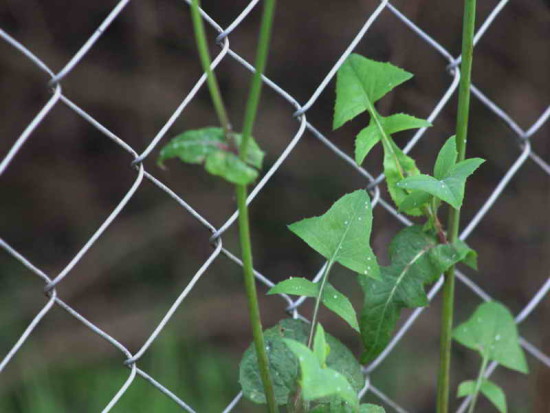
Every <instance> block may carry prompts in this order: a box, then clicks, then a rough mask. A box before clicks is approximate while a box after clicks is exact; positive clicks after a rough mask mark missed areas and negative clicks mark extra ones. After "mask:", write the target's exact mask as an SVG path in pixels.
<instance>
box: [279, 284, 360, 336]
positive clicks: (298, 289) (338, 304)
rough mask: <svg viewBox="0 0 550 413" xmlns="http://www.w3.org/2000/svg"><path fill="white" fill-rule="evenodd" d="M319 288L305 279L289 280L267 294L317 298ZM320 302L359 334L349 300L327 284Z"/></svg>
mask: <svg viewBox="0 0 550 413" xmlns="http://www.w3.org/2000/svg"><path fill="white" fill-rule="evenodd" d="M319 287H320V285H319V283H314V282H312V281H309V280H306V279H305V278H289V279H287V280H284V281H281V282H280V283H278V284H277V285H276V286H274V287H272V288H271V289H270V290H269V291H268V294H291V295H301V296H305V297H317V295H318V294H319ZM321 302H322V303H323V304H324V305H325V307H327V308H328V309H329V310H331V311H332V312H334V313H335V314H337V315H338V316H340V317H342V318H343V319H344V321H346V322H347V323H348V324H349V325H350V326H351V328H353V329H354V330H355V331H357V332H359V323H358V322H357V315H356V313H355V309H354V308H353V305H352V304H351V302H350V300H349V299H348V298H347V297H346V296H345V295H344V294H342V293H341V292H340V291H338V290H337V289H336V288H334V287H333V286H332V285H331V284H330V283H328V282H327V283H326V285H325V288H324V290H323V296H322V297H321Z"/></svg>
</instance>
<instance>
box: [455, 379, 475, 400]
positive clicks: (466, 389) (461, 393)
mask: <svg viewBox="0 0 550 413" xmlns="http://www.w3.org/2000/svg"><path fill="white" fill-rule="evenodd" d="M475 391H476V382H475V381H474V380H464V381H463V382H462V383H460V384H459V385H458V390H457V393H456V397H466V396H472V395H473V394H474V393H475Z"/></svg>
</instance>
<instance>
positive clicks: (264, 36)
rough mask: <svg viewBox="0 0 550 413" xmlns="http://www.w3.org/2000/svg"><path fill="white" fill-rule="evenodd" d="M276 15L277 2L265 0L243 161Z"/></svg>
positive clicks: (242, 153) (245, 128)
mask: <svg viewBox="0 0 550 413" xmlns="http://www.w3.org/2000/svg"><path fill="white" fill-rule="evenodd" d="M274 14H275V0H265V1H264V7H263V11H262V22H261V24H260V35H259V37H258V50H257V51H256V62H255V72H254V76H253V77H252V82H251V84H250V91H249V94H248V100H247V101H246V109H245V113H244V121H243V131H242V141H241V147H240V157H241V159H246V150H247V148H248V142H249V141H250V136H251V135H252V129H253V128H254V121H255V120H256V114H257V112H258V105H259V103H260V94H261V91H262V84H263V82H262V74H263V73H264V71H265V67H266V64H267V55H268V51H269V41H270V39H271V28H272V26H273V16H274Z"/></svg>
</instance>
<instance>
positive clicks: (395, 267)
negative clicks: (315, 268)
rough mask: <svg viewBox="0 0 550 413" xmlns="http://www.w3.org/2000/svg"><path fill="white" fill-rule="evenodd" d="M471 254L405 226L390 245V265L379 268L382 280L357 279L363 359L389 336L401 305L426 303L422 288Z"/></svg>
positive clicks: (380, 347)
mask: <svg viewBox="0 0 550 413" xmlns="http://www.w3.org/2000/svg"><path fill="white" fill-rule="evenodd" d="M472 254H474V253H473V251H472V250H471V249H469V248H468V247H467V246H466V244H464V243H462V242H460V241H459V242H457V243H455V244H438V242H437V240H436V239H435V238H434V237H433V236H431V235H428V234H427V233H425V232H423V231H422V228H421V227H420V226H413V227H409V228H405V229H404V230H402V231H401V232H399V233H398V234H397V235H396V236H395V238H394V239H393V240H392V242H391V244H390V247H389V256H390V260H391V265H389V266H387V267H381V275H382V276H381V279H380V280H371V279H367V278H362V279H360V283H361V286H362V288H363V292H364V295H365V299H364V304H363V310H362V312H361V318H360V323H359V324H360V328H361V336H362V338H363V344H364V346H365V352H364V353H363V355H362V361H363V362H364V363H367V362H369V361H371V360H373V359H374V358H375V357H376V356H377V355H378V354H380V352H382V350H383V349H384V348H385V347H386V346H387V344H388V342H389V341H390V339H391V335H392V332H393V330H394V328H395V324H396V322H397V319H398V318H399V314H400V312H401V310H402V309H403V308H414V307H422V306H425V305H427V304H428V298H427V296H426V293H425V291H424V287H425V285H426V284H429V283H432V282H434V281H435V280H436V279H437V278H438V277H439V275H440V274H441V273H442V272H444V271H445V270H447V269H448V268H449V267H450V266H451V265H453V264H455V263H457V262H459V261H462V260H464V259H468V260H469V262H470V263H473V261H474V260H473V258H472V257H471V255H472Z"/></svg>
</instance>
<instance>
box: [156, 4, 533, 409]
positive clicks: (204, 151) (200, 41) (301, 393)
mask: <svg viewBox="0 0 550 413" xmlns="http://www.w3.org/2000/svg"><path fill="white" fill-rule="evenodd" d="M198 7H199V3H198V0H194V1H193V2H192V12H193V24H194V28H195V33H196V36H197V45H198V49H199V54H200V56H201V62H202V64H203V68H204V70H205V72H206V73H207V79H208V85H209V90H210V93H211V96H212V99H213V102H214V106H215V108H216V112H217V114H218V118H219V120H220V124H221V127H207V128H202V129H199V130H191V131H186V132H184V133H182V134H180V135H178V136H176V137H175V138H174V139H172V140H171V141H170V142H169V143H168V144H167V145H166V146H165V147H164V148H163V149H162V150H161V152H160V156H159V158H158V160H159V164H160V165H163V163H164V162H165V161H166V160H168V159H172V158H178V159H180V160H181V161H183V162H186V163H193V164H202V165H204V167H205V169H206V170H207V171H208V172H209V173H210V174H212V175H216V176H219V177H222V178H223V179H225V180H226V181H228V182H230V183H232V184H234V185H235V186H236V193H237V203H238V207H239V233H240V239H241V249H242V255H243V268H244V277H245V278H244V279H245V286H246V292H247V297H248V301H249V310H250V319H251V324H252V331H253V337H254V343H253V345H251V346H250V347H249V348H248V349H247V350H246V352H245V353H244V355H243V358H242V360H241V364H240V372H239V376H240V377H239V381H240V384H241V387H242V391H243V394H244V396H245V397H246V398H247V399H249V400H251V401H252V402H254V403H258V404H267V409H268V411H270V412H276V411H278V408H279V407H280V406H285V408H286V411H288V412H294V413H301V412H317V413H321V412H330V413H332V412H334V413H339V412H343V413H346V412H362V413H365V412H369V413H379V412H383V411H384V409H383V408H382V407H379V406H375V405H372V404H361V403H360V400H359V397H358V394H359V392H360V390H361V389H362V388H363V387H364V385H365V378H364V376H363V373H362V368H361V364H360V363H359V361H358V360H357V358H356V357H355V356H354V355H353V354H352V352H351V351H350V350H349V349H348V348H347V347H346V346H345V345H344V344H342V343H341V342H340V341H338V340H337V339H336V338H335V337H333V336H331V335H330V334H328V333H325V330H324V328H323V327H322V325H321V324H320V323H319V312H320V308H321V305H322V306H324V307H326V308H327V309H328V310H330V311H332V312H334V313H335V314H337V315H338V316H339V317H340V318H342V320H343V321H345V322H346V323H347V324H348V325H349V327H350V328H352V329H353V330H355V331H356V332H357V333H358V335H359V336H360V339H361V341H362V344H363V353H362V355H361V357H360V361H361V362H362V363H369V362H371V361H372V360H374V359H375V358H376V357H377V356H379V355H380V353H381V352H382V351H383V350H384V349H385V348H386V346H387V345H388V343H389V342H390V340H391V337H392V334H393V331H394V330H395V327H396V323H397V321H398V319H399V317H400V314H401V311H402V310H403V309H408V308H418V307H423V306H426V305H428V303H429V301H428V297H427V295H426V288H427V287H428V286H429V285H430V284H432V283H434V282H435V281H436V280H437V279H438V278H439V277H440V275H441V274H442V273H445V272H449V271H450V272H452V271H453V268H454V265H456V264H458V263H463V264H465V265H467V266H469V267H471V268H473V269H476V268H477V254H476V253H475V251H473V250H472V249H471V248H470V247H469V246H468V245H466V244H465V243H464V242H463V241H461V240H459V239H458V237H457V236H456V225H455V226H453V231H451V236H450V237H449V236H448V234H447V231H446V230H445V228H444V226H443V224H442V223H441V221H440V219H439V215H438V214H439V211H440V209H441V207H442V205H443V204H448V205H449V206H450V207H451V209H452V210H454V211H455V212H456V211H458V210H459V209H460V207H461V206H462V202H463V199H464V191H465V185H466V180H467V178H468V177H469V176H470V175H471V174H472V173H473V172H474V171H475V170H476V169H477V168H478V167H479V166H480V165H481V164H482V163H483V162H484V161H483V160H482V159H479V158H472V159H463V153H464V140H463V135H464V134H463V133H462V134H461V137H460V140H457V138H455V137H454V136H453V137H450V138H449V139H448V140H447V141H446V142H445V144H444V145H443V146H442V148H441V150H440V151H439V154H438V155H437V158H436V160H435V164H434V167H433V172H432V175H430V174H426V173H421V172H420V171H419V169H418V168H417V166H416V163H415V161H414V159H412V158H411V157H410V156H408V155H407V154H405V153H404V152H403V151H402V150H401V149H400V147H399V146H398V145H397V144H396V143H395V141H394V139H393V137H392V135H393V134H395V133H397V132H401V131H406V130H413V129H418V128H425V127H429V126H431V125H430V123H429V122H427V121H426V120H423V119H419V118H416V117H414V116H411V115H407V114H404V113H398V114H393V115H389V116H383V115H381V114H380V113H378V111H377V109H376V106H375V105H376V103H377V102H378V101H379V100H380V99H381V98H383V97H384V96H385V95H386V94H388V93H389V92H391V91H392V90H393V89H394V88H395V87H397V86H399V85H400V84H402V83H404V82H405V81H407V80H409V79H410V78H411V77H412V74H410V73H408V72H406V71H405V70H403V69H400V68H398V67H396V66H393V65H392V64H390V63H381V62H376V61H374V60H370V59H367V58H365V57H362V56H360V55H357V54H352V55H350V56H349V57H348V58H347V60H346V61H345V62H344V64H343V65H342V66H341V67H340V69H339V71H338V74H337V81H336V102H335V109H334V122H333V126H334V129H337V128H340V127H342V126H344V124H345V123H346V122H348V121H350V120H351V119H353V118H355V117H356V116H358V115H360V114H362V113H364V112H367V113H368V114H369V118H370V120H369V123H368V125H367V126H366V127H365V128H364V129H363V130H361V131H360V132H359V134H358V135H357V137H356V139H355V160H356V162H357V164H358V165H361V164H362V163H363V162H364V161H365V159H366V157H367V156H368V154H369V153H370V151H371V150H372V149H373V148H374V147H375V146H376V145H377V144H378V143H380V144H381V145H382V149H383V153H384V157H383V170H384V174H385V177H386V184H387V188H388V192H389V194H390V196H391V198H392V200H393V202H394V203H395V205H396V207H397V208H398V209H399V211H400V212H402V213H404V214H407V215H410V216H412V217H416V218H415V219H418V220H422V222H421V223H419V224H417V225H413V226H411V227H408V228H405V229H403V230H402V231H400V232H399V233H397V234H396V235H395V237H394V239H393V240H392V241H391V243H390V245H389V248H388V255H389V259H390V264H389V265H388V266H380V265H379V264H378V260H377V257H376V255H375V254H374V253H373V251H372V249H371V247H370V236H371V229H372V206H371V200H370V197H369V193H368V191H367V190H364V189H360V190H356V191H354V192H352V193H349V194H346V195H344V196H342V197H341V198H340V199H339V200H337V201H336V202H335V203H334V204H333V205H332V207H331V208H330V209H329V210H328V211H326V212H325V213H324V214H323V215H321V216H317V217H312V218H306V219H303V220H301V221H298V222H296V223H293V224H291V225H289V229H290V231H291V232H293V233H294V234H295V235H296V236H298V237H300V238H301V239H302V240H303V241H304V242H306V243H307V244H308V245H309V246H310V247H311V248H312V249H313V250H315V251H316V252H317V253H319V254H320V255H322V256H323V257H324V258H325V259H326V264H325V265H324V267H323V270H322V276H321V278H320V280H319V281H318V282H312V281H310V280H308V279H307V278H300V277H296V278H289V279H287V280H284V281H282V282H280V283H278V284H277V285H275V286H274V287H273V288H271V289H270V290H269V292H268V294H288V295H295V296H303V297H311V298H313V299H314V300H315V305H314V309H313V313H312V314H311V321H305V320H303V319H292V318H290V319H283V320H281V321H280V322H279V323H278V324H277V325H276V326H274V327H271V328H269V329H267V330H265V331H264V332H263V333H262V327H261V322H260V317H259V308H258V303H257V298H256V289H255V283H254V278H253V270H252V249H251V244H250V235H249V230H248V225H249V224H248V209H247V206H246V202H245V201H246V187H247V185H249V184H251V183H252V182H254V181H255V180H256V179H257V177H258V175H259V171H260V169H261V167H262V162H263V158H264V153H263V152H262V150H261V149H260V147H259V145H258V144H257V143H256V141H255V140H254V139H253V138H252V137H251V136H250V134H251V131H252V126H253V123H254V118H255V113H256V110H257V105H258V101H259V91H260V88H261V77H260V75H261V73H262V72H263V69H264V67H265V61H266V56H267V44H268V41H269V33H270V29H271V21H272V16H273V7H274V1H273V0H271V1H269V0H267V1H266V2H265V3H264V13H263V16H262V23H261V29H260V41H259V45H258V55H257V59H256V72H255V75H254V77H253V81H252V84H251V92H250V96H249V100H248V103H247V110H246V114H245V120H244V123H243V133H242V134H239V133H235V132H233V131H232V129H231V127H230V124H229V121H228V118H227V114H226V111H225V108H224V106H223V100H222V98H221V93H220V91H219V87H218V86H217V81H216V77H215V75H214V73H213V72H212V70H210V64H211V62H210V57H209V54H208V50H207V48H206V36H205V33H204V28H203V27H202V20H201V19H200V15H199V8H198ZM450 221H451V225H454V224H455V222H454V221H453V220H450ZM334 265H341V266H343V267H345V268H347V269H349V270H351V271H353V272H354V273H355V277H356V279H357V282H358V284H359V286H360V287H361V289H362V291H363V296H364V298H363V305H362V308H361V311H360V314H359V317H358V316H357V313H356V311H355V309H354V306H353V305H352V303H351V301H350V300H349V299H348V298H347V297H346V296H345V295H344V294H343V293H342V292H340V291H338V290H337V289H336V288H335V287H334V286H333V285H332V284H331V283H330V282H329V279H330V274H331V270H332V269H333V267H334ZM446 281H447V280H446ZM450 308H451V309H452V301H451V302H450ZM446 321H448V316H447V320H446ZM442 334H443V333H442ZM449 339H450V338H449ZM454 339H455V340H457V341H458V342H459V343H461V344H462V345H464V346H466V347H468V348H470V349H472V350H474V351H477V352H479V353H480V355H481V358H482V361H481V367H480V370H479V373H478V377H477V379H476V380H474V381H466V382H463V383H462V384H460V386H459V388H458V397H465V396H471V403H470V411H473V409H474V407H475V404H476V400H477V397H478V394H479V393H481V394H483V395H484V396H485V397H487V398H488V399H489V400H490V401H491V402H492V403H493V404H494V405H495V406H496V407H497V408H498V409H499V410H500V411H501V412H505V411H506V399H505V396H504V392H503V391H502V390H501V389H500V388H499V387H498V386H497V385H496V384H495V383H493V382H491V381H489V380H488V379H487V378H485V372H486V369H487V365H488V362H489V361H495V362H497V363H499V364H501V365H503V366H505V367H508V368H511V369H514V370H517V371H520V372H523V373H526V372H527V366H526V363H525V357H524V355H523V352H522V350H521V348H520V346H519V344H518V343H519V342H518V335H517V331H516V326H515V323H514V320H513V317H512V316H511V314H510V313H509V311H508V310H507V309H506V308H505V307H504V306H502V305H501V304H498V303H496V302H489V303H485V304H482V305H481V306H480V307H479V308H478V309H477V310H476V311H475V313H474V314H473V316H472V318H471V319H470V320H468V321H467V322H465V323H464V324H462V325H460V326H458V327H457V328H456V329H455V332H454ZM443 342H444V344H445V345H447V344H446V343H445V340H443ZM442 357H443V356H442ZM442 371H443V377H444V378H445V379H446V381H447V383H448V371H445V370H444V369H442ZM440 376H441V374H440ZM441 383H445V380H441V377H440V384H441ZM446 386H448V385H445V384H443V386H442V387H443V393H445V391H448V389H446V388H445V387H446ZM444 399H445V396H443V405H446V401H445V400H444ZM439 403H440V398H439V397H438V406H439ZM439 411H446V407H444V408H442V409H439Z"/></svg>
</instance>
